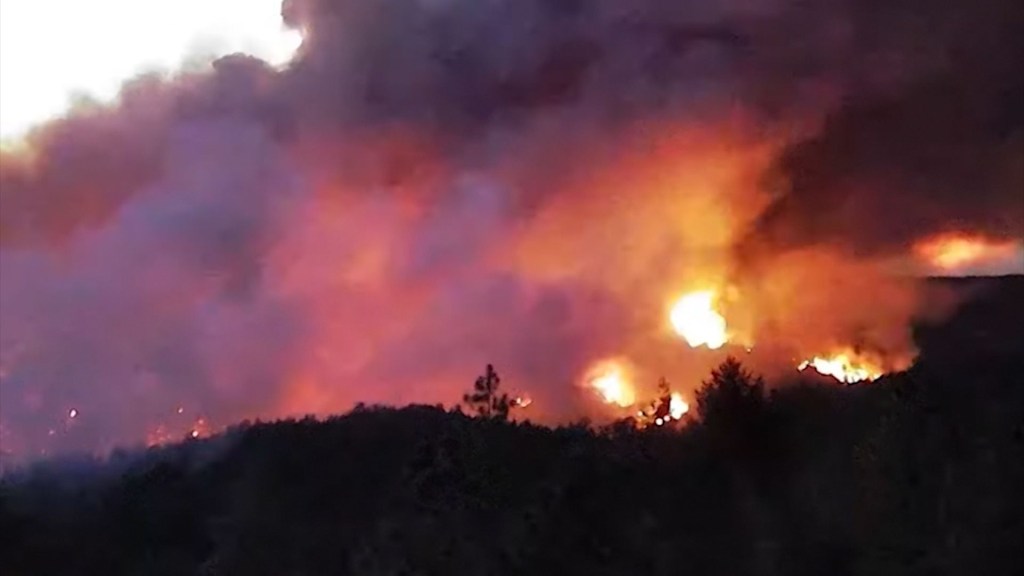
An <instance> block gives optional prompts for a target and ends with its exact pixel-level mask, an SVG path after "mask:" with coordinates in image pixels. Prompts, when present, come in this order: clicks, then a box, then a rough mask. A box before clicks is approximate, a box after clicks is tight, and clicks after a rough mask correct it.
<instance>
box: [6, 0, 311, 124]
mask: <svg viewBox="0 0 1024 576" xmlns="http://www.w3.org/2000/svg"><path fill="white" fill-rule="evenodd" d="M300 42H301V37H300V35H299V33H298V32H295V31H291V30H287V29H285V28H284V27H283V24H282V22H281V0H2V1H0V139H11V138H17V137H18V136H20V135H21V134H23V133H24V132H25V131H26V130H28V129H29V128H31V127H32V126H34V125H36V124H39V123H41V122H43V121H45V120H47V119H50V118H53V117H55V116H59V115H61V114H62V113H64V112H65V111H66V110H67V109H68V107H69V104H70V103H71V101H72V99H73V98H74V96H75V95H82V94H84V95H88V96H90V97H93V98H96V99H98V100H101V101H109V100H111V99H113V98H114V97H115V96H116V95H117V91H118V88H119V87H120V85H121V83H122V82H124V81H125V80H128V79H130V78H132V77H133V76H136V75H137V74H139V73H140V72H144V71H147V70H154V69H157V70H171V69H175V68H178V67H179V66H180V65H181V64H182V63H183V62H185V61H186V60H190V59H193V58H195V57H197V56H198V57H211V56H212V57H218V56H223V55H226V54H232V53H236V52H244V53H247V54H251V55H253V56H257V57H259V58H262V59H264V60H266V61H268V62H270V63H271V64H275V65H281V64H284V63H286V62H287V61H288V60H289V59H290V58H291V56H292V54H294V52H295V50H296V49H297V48H298V46H299V43H300Z"/></svg>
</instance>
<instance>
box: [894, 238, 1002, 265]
mask: <svg viewBox="0 0 1024 576" xmlns="http://www.w3.org/2000/svg"><path fill="white" fill-rule="evenodd" d="M1018 249H1019V245H1018V243H1017V242H1014V241H1012V240H1009V241H1000V240H993V239H991V238H986V237H984V236H981V235H977V234H967V233H961V232H954V233H948V234H942V235H939V236H934V237H932V238H928V239H926V240H924V241H922V242H920V243H918V244H917V245H916V246H915V247H914V252H915V253H916V254H917V255H918V257H920V258H922V259H923V260H925V261H926V262H928V263H929V264H930V265H932V266H934V267H936V268H938V269H939V270H942V271H944V272H953V271H957V270H961V269H963V268H965V267H968V266H974V265H978V264H985V263H995V262H1001V261H1006V260H1009V259H1012V258H1013V257H1014V254H1016V252H1017V250H1018Z"/></svg>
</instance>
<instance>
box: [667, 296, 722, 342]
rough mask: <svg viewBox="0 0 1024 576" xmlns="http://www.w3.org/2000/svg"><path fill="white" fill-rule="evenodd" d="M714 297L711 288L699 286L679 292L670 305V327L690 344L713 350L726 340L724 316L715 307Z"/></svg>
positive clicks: (715, 297)
mask: <svg viewBox="0 0 1024 576" xmlns="http://www.w3.org/2000/svg"><path fill="white" fill-rule="evenodd" d="M716 299H717V296H716V294H715V292H714V291H713V290H701V291H698V292H691V293H689V294H686V295H684V296H682V297H681V298H680V299H679V300H677V301H676V303H675V304H674V305H673V306H672V311H671V312H670V313H669V320H670V321H671V323H672V328H673V329H675V331H676V333H677V334H679V335H680V336H682V337H683V339H684V340H686V342H687V344H689V345H690V346H691V347H693V348H697V347H699V346H707V347H708V348H709V349H711V350H717V349H718V348H721V347H722V346H724V345H725V343H726V342H727V341H728V334H727V331H726V323H725V318H724V317H723V316H722V315H721V314H720V313H719V312H718V311H717V310H715V300H716Z"/></svg>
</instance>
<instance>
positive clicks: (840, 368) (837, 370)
mask: <svg viewBox="0 0 1024 576" xmlns="http://www.w3.org/2000/svg"><path fill="white" fill-rule="evenodd" d="M807 368H814V369H815V370H817V371H818V372H819V373H820V374H824V375H825V376H831V377H833V378H835V379H836V380H839V381H840V382H844V383H846V384H853V383H856V382H863V381H865V380H867V381H874V380H877V379H878V378H879V377H881V376H882V374H884V373H885V370H883V369H882V368H881V366H879V365H878V364H877V363H875V362H873V361H871V360H869V359H867V358H864V357H863V356H862V355H858V354H856V353H855V352H852V351H843V352H838V353H836V354H833V355H832V356H828V357H821V356H815V357H814V358H812V359H810V360H805V361H804V362H801V363H800V365H799V366H797V369H798V370H800V371H803V370H806V369H807Z"/></svg>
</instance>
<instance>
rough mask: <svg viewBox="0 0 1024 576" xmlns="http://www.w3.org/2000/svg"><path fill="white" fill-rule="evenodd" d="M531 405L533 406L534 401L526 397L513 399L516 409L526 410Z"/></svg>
mask: <svg viewBox="0 0 1024 576" xmlns="http://www.w3.org/2000/svg"><path fill="white" fill-rule="evenodd" d="M530 404H533V399H532V398H530V397H529V396H526V395H523V396H516V397H515V398H513V399H512V405H513V406H515V407H516V408H526V407H527V406H529V405H530Z"/></svg>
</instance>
